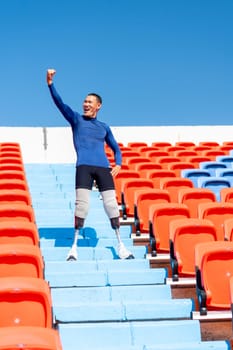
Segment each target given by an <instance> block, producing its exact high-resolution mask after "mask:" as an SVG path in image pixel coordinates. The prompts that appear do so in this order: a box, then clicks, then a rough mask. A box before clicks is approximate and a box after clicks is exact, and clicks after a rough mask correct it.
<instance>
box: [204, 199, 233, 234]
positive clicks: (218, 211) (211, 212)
mask: <svg viewBox="0 0 233 350" xmlns="http://www.w3.org/2000/svg"><path fill="white" fill-rule="evenodd" d="M232 215H233V204H232V203H222V202H212V203H200V204H199V205H198V217H199V218H200V219H207V220H211V221H212V222H213V224H214V225H215V228H216V232H217V237H218V240H219V241H223V240H224V221H225V220H227V219H230V218H232Z"/></svg>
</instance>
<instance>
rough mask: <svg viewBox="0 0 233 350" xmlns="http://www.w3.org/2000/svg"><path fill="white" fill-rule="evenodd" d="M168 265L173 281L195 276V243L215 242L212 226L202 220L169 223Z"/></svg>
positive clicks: (210, 223)
mask: <svg viewBox="0 0 233 350" xmlns="http://www.w3.org/2000/svg"><path fill="white" fill-rule="evenodd" d="M169 233H170V236H169V237H170V264H171V270H172V279H173V281H178V279H179V277H194V276H195V260H194V248H195V245H196V244H197V243H200V242H211V241H216V240H217V235H216V230H215V227H214V224H213V223H212V222H211V221H209V220H204V219H190V218H189V219H180V220H173V221H171V223H170V231H169Z"/></svg>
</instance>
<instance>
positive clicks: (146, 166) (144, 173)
mask: <svg viewBox="0 0 233 350" xmlns="http://www.w3.org/2000/svg"><path fill="white" fill-rule="evenodd" d="M160 169H162V167H161V165H160V164H158V163H154V162H146V163H138V164H135V170H136V171H138V172H139V174H140V177H147V178H148V177H149V176H148V174H150V172H151V171H153V170H160Z"/></svg>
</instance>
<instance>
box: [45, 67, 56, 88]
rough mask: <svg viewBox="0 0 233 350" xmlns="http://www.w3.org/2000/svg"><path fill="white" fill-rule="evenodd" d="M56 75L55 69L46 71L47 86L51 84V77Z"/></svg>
mask: <svg viewBox="0 0 233 350" xmlns="http://www.w3.org/2000/svg"><path fill="white" fill-rule="evenodd" d="M55 74H56V71H55V69H48V70H47V83H48V85H51V84H52V83H53V76H54V75H55Z"/></svg>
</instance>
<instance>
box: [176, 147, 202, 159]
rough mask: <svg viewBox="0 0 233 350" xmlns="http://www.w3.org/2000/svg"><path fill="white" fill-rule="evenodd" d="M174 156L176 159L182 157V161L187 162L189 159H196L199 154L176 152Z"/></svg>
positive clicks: (184, 151)
mask: <svg viewBox="0 0 233 350" xmlns="http://www.w3.org/2000/svg"><path fill="white" fill-rule="evenodd" d="M173 155H174V156H175V157H180V158H181V160H182V161H184V162H186V161H187V157H195V156H198V153H197V152H196V151H193V150H187V149H185V150H179V151H175V152H174V153H173Z"/></svg>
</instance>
